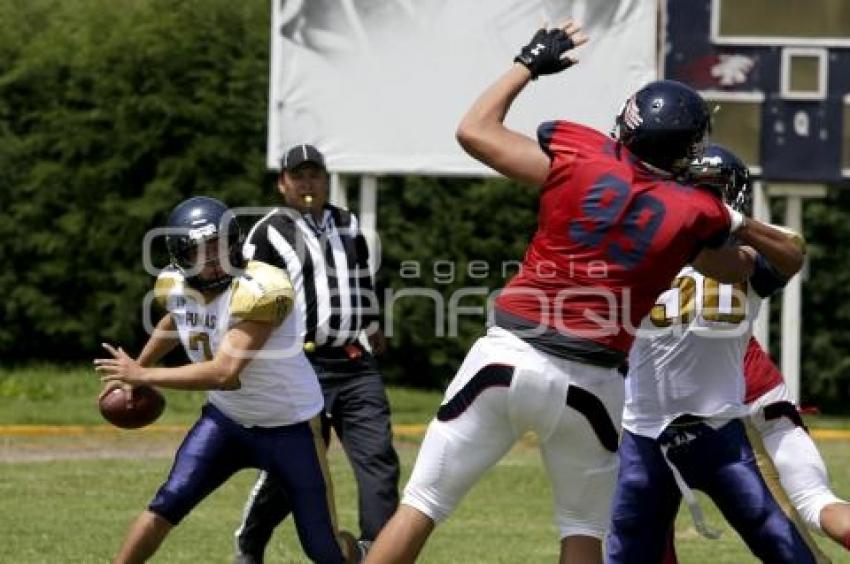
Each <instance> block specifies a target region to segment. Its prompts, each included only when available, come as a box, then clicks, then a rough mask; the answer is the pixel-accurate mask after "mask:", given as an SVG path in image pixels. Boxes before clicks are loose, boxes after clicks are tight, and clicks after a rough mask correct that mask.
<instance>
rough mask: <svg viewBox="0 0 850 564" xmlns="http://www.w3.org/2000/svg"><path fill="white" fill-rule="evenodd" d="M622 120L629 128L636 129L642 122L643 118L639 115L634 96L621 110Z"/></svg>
mask: <svg viewBox="0 0 850 564" xmlns="http://www.w3.org/2000/svg"><path fill="white" fill-rule="evenodd" d="M623 121H624V122H625V123H626V125H627V126H628V127H629V129H637V128H638V127H639V126H640V124H642V123H643V118H642V117H640V109H639V108H638V105H637V102H636V101H635V97H634V96H632V97H631V98H629V100H628V101H627V102H626V107H625V109H624V110H623Z"/></svg>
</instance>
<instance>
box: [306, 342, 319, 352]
mask: <svg viewBox="0 0 850 564" xmlns="http://www.w3.org/2000/svg"><path fill="white" fill-rule="evenodd" d="M315 350H316V343H314V342H313V341H307V342H306V343H304V352H308V353H311V352H313V351H315Z"/></svg>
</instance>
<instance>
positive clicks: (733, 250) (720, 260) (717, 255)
mask: <svg viewBox="0 0 850 564" xmlns="http://www.w3.org/2000/svg"><path fill="white" fill-rule="evenodd" d="M755 261H756V252H755V251H754V250H753V249H751V248H750V247H742V246H740V245H723V246H722V247H719V248H716V249H711V248H705V249H703V250H702V251H700V253H699V254H698V255H697V258H696V259H694V261H693V262H692V263H691V264H692V266H693V267H694V268H696V269H697V270H699V271H700V272H701V273H702V274H704V275H705V276H707V277H709V278H711V279H713V280H717V281H718V282H720V283H721V284H733V283H735V282H743V281H744V280H746V279H747V278H749V277H750V275H752V273H753V269H754V268H755Z"/></svg>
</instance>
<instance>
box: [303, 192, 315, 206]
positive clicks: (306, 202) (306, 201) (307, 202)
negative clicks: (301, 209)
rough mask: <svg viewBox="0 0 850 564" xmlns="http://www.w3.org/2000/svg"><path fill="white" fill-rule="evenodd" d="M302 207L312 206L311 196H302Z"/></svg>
mask: <svg viewBox="0 0 850 564" xmlns="http://www.w3.org/2000/svg"><path fill="white" fill-rule="evenodd" d="M304 205H306V206H312V205H313V196H311V195H310V194H307V195H306V196H304Z"/></svg>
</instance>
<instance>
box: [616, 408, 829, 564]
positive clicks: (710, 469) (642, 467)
mask: <svg viewBox="0 0 850 564" xmlns="http://www.w3.org/2000/svg"><path fill="white" fill-rule="evenodd" d="M677 429H678V430H677ZM677 429H674V428H668V430H666V431H665V432H664V434H662V436H661V437H660V438H659V439H658V440H654V439H650V438H647V437H642V436H640V435H635V434H632V433H630V432H628V431H624V432H623V440H622V443H621V444H620V450H619V455H620V470H619V475H618V479H617V488H616V490H615V492H614V500H613V512H612V513H613V517H612V524H611V531H610V533H609V535H608V538H607V543H606V545H607V546H606V553H607V561H608V562H609V563H623V564H631V563H634V562H646V563H648V564H653V563H660V562H662V559H663V557H664V553H665V546H666V543H667V541H668V535H669V533H670V530H671V527H672V525H673V522H674V520H675V517H676V513H677V510H678V507H679V502H680V500H681V493H680V491H679V488H678V486H677V485H676V482H675V479H674V477H673V473H672V472H671V470H670V468H669V466H668V465H667V462H666V460H665V458H664V455H663V454H662V452H661V445H662V444H665V443H668V444H671V446H670V447H669V450H668V456H669V458H670V461H671V462H672V463H673V464H675V465H676V468H677V469H678V470H679V472H680V473H681V475H682V477H683V478H684V480H685V482H686V483H687V484H688V485H689V486H690V487H691V488H694V489H698V490H701V491H703V492H705V493H706V494H707V495H708V496H709V497H711V499H712V500H713V501H714V503H715V504H716V505H717V507H718V508H719V509H720V511H721V512H722V513H723V516H724V517H725V518H726V520H727V521H728V522H729V524H730V525H732V527H734V529H735V530H736V531H738V534H740V535H741V538H743V539H744V542H746V543H747V546H748V547H749V548H750V550H751V551H752V552H753V554H755V555H756V556H757V557H759V558H761V559H762V560H763V561H765V562H774V563H782V562H787V563H795V564H805V563H814V562H815V557H814V554H813V553H812V551H811V549H810V548H809V546H808V545H807V544H806V541H805V540H804V538H803V536H802V535H801V534H800V532H799V530H798V529H797V527H796V525H795V524H794V522H793V521H792V520H791V519H790V518H789V517H788V516H787V515H786V514H785V513H784V512H783V510H782V508H781V507H780V506H779V504H778V503H777V501H776V500H775V499H774V497H773V495H772V494H771V493H770V491H769V489H768V487H767V484H766V483H765V482H764V479H763V478H762V476H761V474H760V473H759V470H758V467H757V466H756V460H755V455H754V454H753V450H752V447H751V446H750V443H749V441H748V439H747V436H746V432H745V430H744V425H743V424H742V423H741V422H740V421H738V420H734V421H732V422H730V423H728V424H726V425H724V426H723V427H721V428H720V429H716V430H715V429H713V428H711V427H709V426H708V425H706V424H704V423H696V424H692V425H688V426H687V427H680V428H677ZM684 429H686V433H687V436H685V435H684V434H683V430H684ZM677 434H678V435H679V437H678V440H677V436H676V435H677ZM683 437H684V440H682V439H683Z"/></svg>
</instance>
